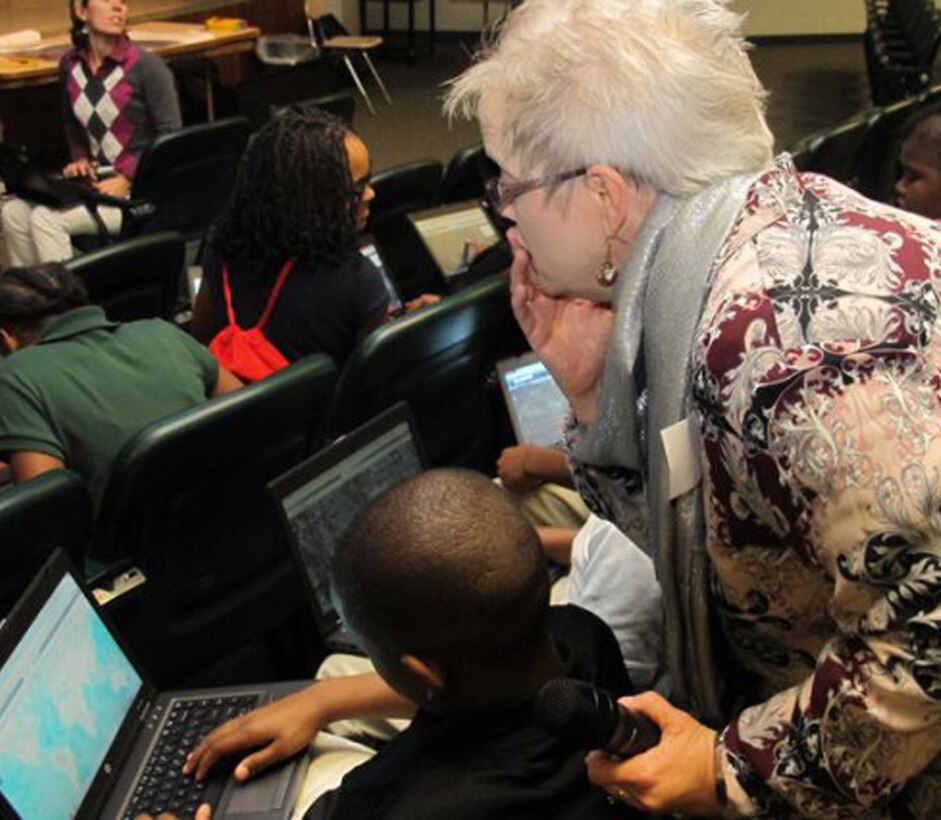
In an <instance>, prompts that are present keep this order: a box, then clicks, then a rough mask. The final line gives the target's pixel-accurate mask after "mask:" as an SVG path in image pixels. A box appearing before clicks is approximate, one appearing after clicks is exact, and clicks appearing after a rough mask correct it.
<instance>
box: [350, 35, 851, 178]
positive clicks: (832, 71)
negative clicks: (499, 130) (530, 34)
mask: <svg viewBox="0 0 941 820" xmlns="http://www.w3.org/2000/svg"><path fill="white" fill-rule="evenodd" d="M465 45H466V44H465ZM751 56H752V60H753V61H754V64H755V68H756V71H757V73H758V76H759V77H760V78H761V80H762V82H763V83H764V85H765V87H766V88H767V89H768V90H769V92H770V93H769V99H768V121H769V123H770V125H771V129H772V131H773V132H774V134H775V137H776V145H777V148H778V150H783V149H785V148H787V147H788V146H790V145H793V144H794V143H795V142H796V141H797V140H799V139H800V138H801V137H803V136H806V135H807V134H809V133H812V132H813V131H816V130H818V129H821V128H825V127H828V126H832V125H836V124H837V123H839V122H841V121H843V120H844V119H846V118H847V117H848V116H850V115H851V114H853V113H855V112H857V111H860V110H862V109H864V108H867V107H869V105H870V102H869V89H868V83H867V80H866V65H865V61H864V58H863V47H862V43H861V41H856V40H853V41H847V40H839V41H833V42H831V41H818V42H813V43H794V42H774V43H762V44H759V45H756V46H754V48H753V49H752V52H751ZM467 64H468V57H467V54H466V52H465V50H464V48H462V43H461V42H459V41H457V40H455V39H449V40H444V41H441V42H439V43H438V44H437V48H436V50H435V55H434V56H433V57H420V58H417V59H416V60H415V61H414V62H412V63H407V62H405V61H404V60H395V59H380V61H379V63H378V68H379V70H380V72H381V74H382V76H383V78H384V80H385V82H386V85H387V86H388V87H389V91H390V93H391V95H392V99H393V105H392V106H391V107H390V106H387V105H386V104H385V102H384V101H378V100H380V99H381V98H380V97H379V94H378V91H377V92H376V93H375V96H374V99H376V100H377V103H376V105H377V115H376V116H375V117H374V116H372V115H370V114H369V112H368V111H367V109H366V106H365V105H362V104H358V105H357V111H356V117H355V120H354V127H355V128H356V130H357V131H358V132H359V133H360V134H361V135H362V136H363V138H364V139H365V140H366V143H367V145H368V146H369V148H370V151H371V152H372V159H373V168H374V169H383V168H388V167H390V166H392V165H398V164H400V163H403V162H407V161H409V160H413V159H418V158H422V157H433V158H437V159H440V160H442V161H447V160H448V159H449V158H450V157H451V156H452V155H453V154H454V153H455V152H456V151H458V150H460V149H461V148H464V147H466V146H468V145H471V144H473V143H475V142H477V141H478V140H479V135H478V132H477V127H476V125H475V124H474V123H466V122H456V123H452V124H450V125H449V124H448V122H447V121H446V120H445V119H444V118H443V116H442V115H441V98H442V96H443V94H444V90H445V84H446V83H447V81H448V80H449V79H450V78H452V77H454V76H455V75H457V74H459V73H460V72H461V71H462V70H463V68H465V67H466V66H467ZM371 88H372V87H371V86H370V89H371ZM371 93H372V92H371Z"/></svg>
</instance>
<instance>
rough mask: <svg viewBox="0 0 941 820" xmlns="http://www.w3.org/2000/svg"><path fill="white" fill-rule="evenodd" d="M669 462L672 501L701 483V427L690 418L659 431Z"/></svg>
mask: <svg viewBox="0 0 941 820" xmlns="http://www.w3.org/2000/svg"><path fill="white" fill-rule="evenodd" d="M660 440H661V441H662V442H663V452H664V455H665V456H666V459H667V475H668V476H669V487H670V501H673V499H675V498H679V497H680V496H681V495H683V494H684V493H688V492H689V491H690V490H692V489H693V488H694V487H695V486H696V485H697V484H699V482H700V481H702V439H701V438H700V435H699V425H698V424H696V423H695V419H692V417H690V416H687V417H686V418H685V419H683V420H682V421H678V422H677V423H676V424H672V425H670V426H669V427H667V428H666V429H664V430H661V431H660Z"/></svg>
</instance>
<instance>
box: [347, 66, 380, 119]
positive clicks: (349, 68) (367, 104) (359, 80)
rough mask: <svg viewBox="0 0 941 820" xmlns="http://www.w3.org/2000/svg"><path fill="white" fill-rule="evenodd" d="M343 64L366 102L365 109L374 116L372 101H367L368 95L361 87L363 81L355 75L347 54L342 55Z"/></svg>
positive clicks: (374, 110)
mask: <svg viewBox="0 0 941 820" xmlns="http://www.w3.org/2000/svg"><path fill="white" fill-rule="evenodd" d="M343 62H344V63H345V64H346V70H347V71H349V72H350V77H352V78H353V82H354V83H355V84H356V87H357V88H358V89H359V93H360V94H361V95H362V97H363V99H364V100H365V101H366V107H367V108H368V109H369V113H370V114H372V115H373V116H376V109H375V108H374V107H373V104H372V100H371V99H369V95H368V94H367V93H366V89H365V88H364V87H363V81H362V80H361V79H360V78H359V74H357V73H356V69H355V68H354V67H353V61H352V60H351V59H350V55H349V54H346V53H344V54H343Z"/></svg>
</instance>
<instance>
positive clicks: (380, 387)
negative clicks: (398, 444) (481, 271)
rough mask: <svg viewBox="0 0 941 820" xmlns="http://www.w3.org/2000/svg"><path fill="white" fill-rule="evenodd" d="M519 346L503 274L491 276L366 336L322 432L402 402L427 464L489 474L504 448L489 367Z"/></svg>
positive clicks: (349, 425)
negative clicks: (412, 420) (413, 422)
mask: <svg viewBox="0 0 941 820" xmlns="http://www.w3.org/2000/svg"><path fill="white" fill-rule="evenodd" d="M525 349H526V341H525V339H524V338H523V336H522V334H521V333H520V331H519V328H518V326H517V325H516V322H515V321H514V319H513V315H512V312H511V309H510V299H509V293H508V285H507V280H506V277H505V276H502V275H499V274H497V275H493V276H490V277H488V278H487V279H484V280H482V281H480V282H477V283H475V284H472V285H470V286H469V287H468V288H466V289H465V290H462V291H460V292H459V293H457V294H454V295H452V296H449V297H447V298H445V299H443V300H442V301H441V302H440V303H438V304H436V305H431V306H429V307H425V308H422V309H421V310H419V311H416V312H414V313H410V314H407V315H406V316H404V317H402V318H401V319H397V320H395V321H393V322H390V323H388V324H386V325H383V326H382V327H380V328H378V329H376V330H374V331H373V332H372V333H371V334H370V335H369V336H368V337H367V338H366V339H364V340H363V341H362V342H361V343H360V344H359V346H358V347H357V348H356V350H354V351H353V354H352V355H351V356H350V358H349V360H348V361H347V363H346V366H345V368H344V370H343V373H342V374H341V375H340V380H339V383H338V384H337V391H336V395H335V397H334V401H333V405H332V407H331V409H330V415H329V422H328V432H329V434H330V435H339V434H341V433H344V432H346V431H348V430H351V429H352V428H354V427H356V426H357V425H359V424H362V423H363V422H365V421H366V420H367V419H370V418H372V417H373V416H374V415H376V414H377V413H379V412H380V411H381V410H383V409H385V408H387V407H390V406H391V405H393V404H395V403H396V402H397V401H401V400H405V401H406V402H408V404H409V406H410V407H411V409H412V412H413V413H414V415H415V419H416V422H417V424H418V429H419V431H420V434H421V436H422V441H423V442H424V445H425V449H426V450H427V452H428V457H429V460H430V462H431V463H432V464H433V465H435V466H446V465H447V466H465V467H473V468H476V469H480V470H484V471H488V472H490V471H492V470H493V465H494V463H495V459H496V455H497V454H498V453H499V449H500V447H501V446H502V445H503V444H505V443H506V441H505V440H502V439H503V436H502V432H503V427H502V424H503V420H504V418H505V416H504V410H503V406H502V403H501V402H500V400H499V396H498V395H497V393H498V389H497V388H496V387H495V384H494V380H493V371H494V364H495V362H496V361H497V360H498V359H500V358H503V357H505V356H510V355H516V354H518V353H521V352H523V351H524V350H525Z"/></svg>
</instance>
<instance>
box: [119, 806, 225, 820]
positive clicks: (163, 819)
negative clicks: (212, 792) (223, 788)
mask: <svg viewBox="0 0 941 820" xmlns="http://www.w3.org/2000/svg"><path fill="white" fill-rule="evenodd" d="M136 820H155V819H154V818H153V817H151V816H150V815H149V814H139V815H137V819H136ZM156 820H187V818H185V817H179V818H178V817H177V816H176V815H175V814H170V812H168V811H165V812H161V813H160V814H158V815H157V817H156ZM193 820H212V809H211V808H210V807H209V805H208V804H206V803H203V805H201V806H200V807H199V808H198V809H196V814H194V815H193Z"/></svg>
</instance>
